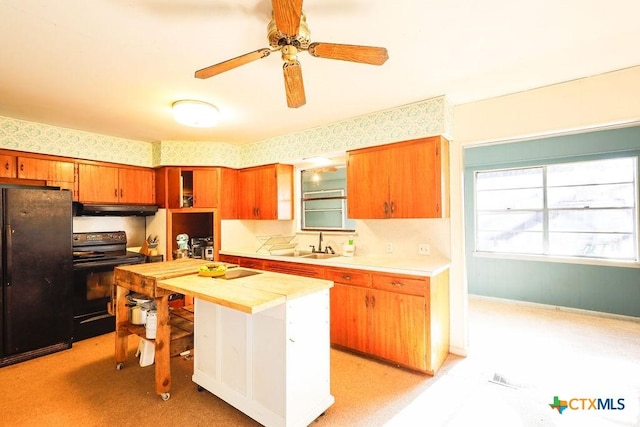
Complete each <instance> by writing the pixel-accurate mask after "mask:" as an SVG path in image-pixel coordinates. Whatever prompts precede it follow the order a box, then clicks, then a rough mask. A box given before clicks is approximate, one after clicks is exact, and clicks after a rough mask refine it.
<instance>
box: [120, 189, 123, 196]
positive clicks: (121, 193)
mask: <svg viewBox="0 0 640 427" xmlns="http://www.w3.org/2000/svg"><path fill="white" fill-rule="evenodd" d="M122 196H124V191H122V188H121V189H120V197H122Z"/></svg>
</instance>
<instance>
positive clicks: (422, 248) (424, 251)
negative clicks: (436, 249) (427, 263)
mask: <svg viewBox="0 0 640 427" xmlns="http://www.w3.org/2000/svg"><path fill="white" fill-rule="evenodd" d="M418 255H431V245H428V244H426V243H420V244H419V245H418Z"/></svg>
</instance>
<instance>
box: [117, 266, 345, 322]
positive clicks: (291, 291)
mask: <svg viewBox="0 0 640 427" xmlns="http://www.w3.org/2000/svg"><path fill="white" fill-rule="evenodd" d="M210 263H211V261H207V260H200V259H191V258H184V259H178V260H174V261H165V262H154V263H148V264H135V265H127V266H120V267H116V268H115V275H114V276H115V281H116V284H121V283H122V284H126V286H125V287H126V288H128V289H131V290H132V291H134V292H139V293H142V294H144V295H149V296H152V297H159V296H162V295H167V294H172V293H180V294H183V295H187V296H192V297H195V298H200V299H203V300H205V301H209V302H213V303H216V304H219V305H222V306H225V307H229V308H233V309H235V310H239V311H242V312H245V313H257V312H259V311H262V310H265V309H267V308H270V307H273V306H276V305H279V304H282V303H284V302H286V301H287V299H293V298H297V297H301V296H303V295H307V294H310V293H314V292H318V291H321V290H323V289H329V288H331V287H332V286H333V282H332V281H330V280H323V279H313V278H308V277H300V276H292V275H289V274H281V273H273V272H266V271H259V270H251V269H247V268H232V269H229V270H228V271H239V270H247V271H255V272H259V274H255V275H253V276H247V277H239V278H236V279H232V280H225V279H222V278H212V277H202V276H199V275H198V268H199V267H200V266H201V265H203V264H210Z"/></svg>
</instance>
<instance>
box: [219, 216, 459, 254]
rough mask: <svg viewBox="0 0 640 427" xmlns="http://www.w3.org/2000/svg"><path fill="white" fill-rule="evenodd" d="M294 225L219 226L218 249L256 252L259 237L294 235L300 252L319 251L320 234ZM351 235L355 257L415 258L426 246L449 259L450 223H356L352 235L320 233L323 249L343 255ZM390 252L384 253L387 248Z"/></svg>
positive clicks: (234, 222)
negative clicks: (327, 248) (343, 246)
mask: <svg viewBox="0 0 640 427" xmlns="http://www.w3.org/2000/svg"><path fill="white" fill-rule="evenodd" d="M295 228H296V222H295V221H240V220H224V221H222V223H221V233H222V236H221V238H222V244H221V248H222V249H223V250H228V251H241V252H249V253H250V252H256V251H257V250H258V249H259V248H260V246H261V240H260V239H259V236H271V235H296V241H297V243H298V245H297V248H298V249H300V250H309V249H311V248H310V245H314V246H315V247H316V249H317V247H318V236H319V232H315V231H314V232H311V231H302V232H299V231H296V229H295ZM351 234H353V235H354V241H355V246H356V251H355V256H379V255H382V256H388V257H414V256H418V245H420V244H425V243H426V244H428V245H429V246H430V250H431V256H439V257H443V258H446V259H449V258H450V257H451V240H450V237H449V236H450V220H449V219H385V220H357V221H356V231H355V233H348V232H331V231H324V232H323V242H322V247H323V249H324V248H325V247H326V246H327V245H329V246H331V247H332V248H333V249H334V250H335V251H336V252H337V253H342V245H343V244H345V243H347V241H348V240H349V236H350V235H351ZM389 243H390V244H391V248H392V252H387V247H388V244H389Z"/></svg>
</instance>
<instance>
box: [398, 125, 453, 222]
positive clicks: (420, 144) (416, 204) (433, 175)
mask: <svg viewBox="0 0 640 427" xmlns="http://www.w3.org/2000/svg"><path fill="white" fill-rule="evenodd" d="M439 139H440V138H439V137H438V138H426V139H423V140H417V141H414V142H412V143H407V144H398V145H396V146H394V147H393V148H391V149H389V164H390V165H391V169H390V174H389V199H390V203H391V209H390V212H391V214H390V215H389V217H391V218H434V217H439V216H440V212H441V206H440V199H441V186H440V183H441V171H440V150H439V144H438V142H439Z"/></svg>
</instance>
